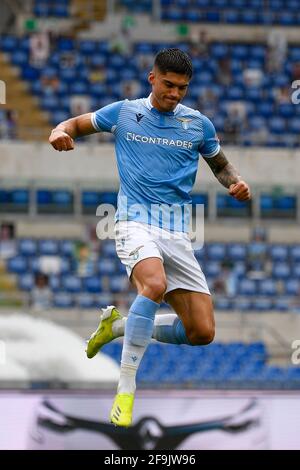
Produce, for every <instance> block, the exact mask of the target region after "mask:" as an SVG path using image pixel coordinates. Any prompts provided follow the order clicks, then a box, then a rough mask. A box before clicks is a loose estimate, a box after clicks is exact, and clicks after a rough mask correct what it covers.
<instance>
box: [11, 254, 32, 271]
mask: <svg viewBox="0 0 300 470" xmlns="http://www.w3.org/2000/svg"><path fill="white" fill-rule="evenodd" d="M6 267H7V270H8V272H11V273H15V274H25V273H26V272H27V271H28V264H27V259H26V258H25V257H24V256H14V257H13V258H9V259H8V260H7V264H6Z"/></svg>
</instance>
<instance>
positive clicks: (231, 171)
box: [203, 149, 241, 188]
mask: <svg viewBox="0 0 300 470" xmlns="http://www.w3.org/2000/svg"><path fill="white" fill-rule="evenodd" d="M203 158H204V160H205V161H206V163H207V164H208V165H209V167H210V168H211V170H212V172H213V174H214V175H215V177H216V178H217V180H218V181H219V182H220V183H221V184H222V185H223V186H225V188H229V186H230V185H231V184H234V183H237V182H238V181H240V180H241V177H240V175H239V174H238V171H237V170H236V169H235V168H234V166H233V165H232V164H231V163H229V161H228V160H227V158H226V157H225V155H224V153H223V150H221V149H220V152H219V153H218V154H217V155H216V156H215V157H212V158H205V157H203Z"/></svg>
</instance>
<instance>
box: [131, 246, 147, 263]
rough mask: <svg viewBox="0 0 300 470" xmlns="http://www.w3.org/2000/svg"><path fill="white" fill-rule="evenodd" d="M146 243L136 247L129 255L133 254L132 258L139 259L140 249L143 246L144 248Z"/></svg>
mask: <svg viewBox="0 0 300 470" xmlns="http://www.w3.org/2000/svg"><path fill="white" fill-rule="evenodd" d="M143 246H144V245H141V246H138V247H137V248H135V250H133V251H131V253H129V256H132V258H133V259H134V260H136V259H138V257H139V250H140V249H141V248H143Z"/></svg>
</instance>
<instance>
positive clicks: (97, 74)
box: [89, 65, 106, 83]
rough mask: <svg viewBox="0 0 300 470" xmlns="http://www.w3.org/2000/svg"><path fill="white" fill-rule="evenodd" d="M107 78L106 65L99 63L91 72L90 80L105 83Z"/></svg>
mask: <svg viewBox="0 0 300 470" xmlns="http://www.w3.org/2000/svg"><path fill="white" fill-rule="evenodd" d="M105 80H106V70H105V67H104V65H99V66H98V67H95V68H93V69H92V70H91V71H90V74H89V81H90V82H91V83H103V82H105Z"/></svg>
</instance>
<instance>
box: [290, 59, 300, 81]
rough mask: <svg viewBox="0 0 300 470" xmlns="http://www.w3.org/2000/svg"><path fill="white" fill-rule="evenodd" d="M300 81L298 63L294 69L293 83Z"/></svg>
mask: <svg viewBox="0 0 300 470" xmlns="http://www.w3.org/2000/svg"><path fill="white" fill-rule="evenodd" d="M299 79H300V62H296V63H295V64H293V67H292V81H294V80H299Z"/></svg>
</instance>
